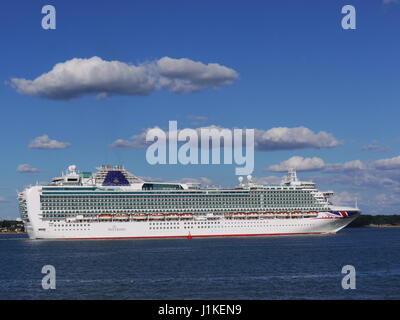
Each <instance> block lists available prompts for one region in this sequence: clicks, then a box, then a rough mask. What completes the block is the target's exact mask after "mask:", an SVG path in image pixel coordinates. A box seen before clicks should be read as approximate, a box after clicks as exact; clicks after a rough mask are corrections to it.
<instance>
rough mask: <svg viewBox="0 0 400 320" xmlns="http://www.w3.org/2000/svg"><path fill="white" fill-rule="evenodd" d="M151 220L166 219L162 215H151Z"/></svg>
mask: <svg viewBox="0 0 400 320" xmlns="http://www.w3.org/2000/svg"><path fill="white" fill-rule="evenodd" d="M149 219H151V220H160V219H164V215H163V214H162V213H155V214H151V215H149Z"/></svg>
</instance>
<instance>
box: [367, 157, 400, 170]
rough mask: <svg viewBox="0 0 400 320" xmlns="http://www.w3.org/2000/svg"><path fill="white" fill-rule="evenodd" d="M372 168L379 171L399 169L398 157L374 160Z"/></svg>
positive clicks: (399, 160) (399, 158) (399, 161)
mask: <svg viewBox="0 0 400 320" xmlns="http://www.w3.org/2000/svg"><path fill="white" fill-rule="evenodd" d="M373 166H374V167H375V168H376V169H380V170H391V169H400V156H398V157H394V158H390V159H381V160H376V161H374V162H373Z"/></svg>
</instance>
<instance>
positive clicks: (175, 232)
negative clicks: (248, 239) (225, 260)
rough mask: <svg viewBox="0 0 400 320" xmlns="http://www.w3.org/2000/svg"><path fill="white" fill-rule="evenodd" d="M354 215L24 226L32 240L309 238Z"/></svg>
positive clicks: (334, 228)
mask: <svg viewBox="0 0 400 320" xmlns="http://www.w3.org/2000/svg"><path fill="white" fill-rule="evenodd" d="M356 217H357V215H353V216H351V217H346V218H330V217H325V213H321V214H319V216H317V217H315V218H296V219H283V218H259V219H226V218H221V219H218V220H214V219H213V220H211V221H210V220H193V221H182V220H177V221H126V222H119V221H104V222H91V223H90V222H69V223H65V222H63V223H43V222H42V223H39V225H36V226H35V225H34V224H32V223H27V224H26V230H27V232H28V235H29V237H30V238H31V239H146V238H196V237H197V238H202V237H234V236H236V237H244V236H279V235H307V234H308V235H310V234H331V233H336V232H338V231H339V230H341V229H342V228H344V227H345V226H346V225H348V224H349V223H350V222H351V221H353V220H354V219H355V218H356Z"/></svg>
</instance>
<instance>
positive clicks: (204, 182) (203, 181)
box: [179, 177, 213, 186]
mask: <svg viewBox="0 0 400 320" xmlns="http://www.w3.org/2000/svg"><path fill="white" fill-rule="evenodd" d="M179 182H180V183H188V184H191V183H194V184H200V185H202V186H210V185H212V183H213V181H212V180H211V179H209V178H206V177H200V178H182V179H180V180H179Z"/></svg>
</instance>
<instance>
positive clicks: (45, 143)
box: [28, 134, 71, 149]
mask: <svg viewBox="0 0 400 320" xmlns="http://www.w3.org/2000/svg"><path fill="white" fill-rule="evenodd" d="M70 145H71V144H70V143H68V142H60V141H57V140H52V139H50V138H49V136H48V135H46V134H45V135H43V136H39V137H36V138H35V139H33V140H32V141H31V142H30V143H29V145H28V148H29V149H65V148H68V147H69V146H70Z"/></svg>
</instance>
